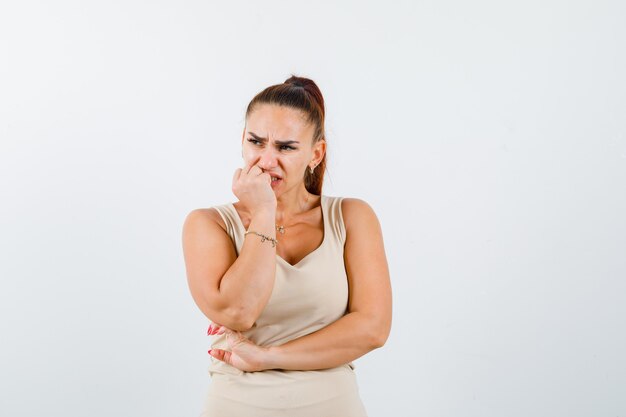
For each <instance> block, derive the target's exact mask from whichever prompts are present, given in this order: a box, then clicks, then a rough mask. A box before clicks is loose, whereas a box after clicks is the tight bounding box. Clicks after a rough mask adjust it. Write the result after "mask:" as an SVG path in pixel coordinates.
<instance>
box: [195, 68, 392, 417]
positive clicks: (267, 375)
mask: <svg viewBox="0 0 626 417" xmlns="http://www.w3.org/2000/svg"><path fill="white" fill-rule="evenodd" d="M324 117H325V109H324V99H323V97H322V94H321V92H320V90H319V88H318V87H317V85H316V84H315V83H314V82H313V81H312V80H310V79H307V78H302V77H297V76H291V77H290V78H289V79H287V80H286V81H285V82H284V83H283V84H278V85H274V86H270V87H268V88H266V89H265V90H263V91H261V92H260V93H259V94H257V95H256V96H255V97H254V98H253V99H252V101H251V102H250V104H249V105H248V108H247V111H246V118H245V121H246V122H245V127H244V129H243V137H242V155H243V159H244V167H243V168H238V169H237V170H236V171H235V173H234V176H233V183H232V190H233V193H234V194H235V196H236V197H237V198H238V201H237V202H235V203H227V204H222V205H216V206H213V207H211V208H206V209H196V210H193V211H191V212H190V213H189V214H188V216H187V218H186V219H185V223H184V225H183V251H184V257H185V266H186V271H187V278H188V283H189V288H190V291H191V294H192V297H193V299H194V301H195V303H196V304H197V305H198V307H199V308H200V310H201V311H202V312H203V313H204V314H205V315H206V316H207V317H208V318H209V320H210V321H211V323H210V326H209V330H208V334H209V335H211V336H214V340H213V343H212V345H211V349H210V350H209V354H210V355H211V361H212V363H211V365H210V366H209V374H210V376H211V384H210V386H209V391H208V393H207V396H206V399H205V407H204V410H203V412H202V414H201V416H202V417H214V416H219V417H230V416H237V417H243V416H255V417H256V416H278V415H281V416H283V415H284V416H290V417H299V416H315V417H329V416H341V417H351V416H355V417H357V416H358V417H362V416H366V412H365V409H364V407H363V403H362V401H361V398H360V396H359V391H358V386H357V380H356V375H355V371H354V369H355V367H354V365H353V363H352V361H353V360H355V359H357V358H359V357H361V356H363V355H365V354H366V353H368V352H370V351H372V350H374V349H376V348H379V347H381V346H383V344H384V343H385V341H386V340H387V337H388V335H389V332H390V329H391V311H392V305H391V304H392V300H391V284H390V279H389V270H388V266H387V260H386V256H385V250H384V246H383V237H382V231H381V227H380V224H379V221H378V219H377V217H376V214H375V213H374V211H373V210H372V208H371V207H370V206H369V205H368V204H367V203H366V202H365V201H363V200H361V199H358V198H347V197H345V198H344V197H333V196H327V195H324V194H322V182H323V178H324V170H325V167H326V138H325V133H324Z"/></svg>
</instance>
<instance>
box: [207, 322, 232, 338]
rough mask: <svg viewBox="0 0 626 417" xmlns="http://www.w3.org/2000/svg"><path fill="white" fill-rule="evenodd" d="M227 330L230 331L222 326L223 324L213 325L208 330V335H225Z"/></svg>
mask: <svg viewBox="0 0 626 417" xmlns="http://www.w3.org/2000/svg"><path fill="white" fill-rule="evenodd" d="M227 330H230V329H229V328H228V327H226V326H222V325H221V324H217V323H211V324H210V325H209V329H208V330H207V335H209V336H213V335H217V334H224V333H225V332H226V331H227Z"/></svg>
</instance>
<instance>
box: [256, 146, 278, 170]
mask: <svg viewBox="0 0 626 417" xmlns="http://www.w3.org/2000/svg"><path fill="white" fill-rule="evenodd" d="M258 164H259V166H260V167H261V168H263V169H272V168H274V167H275V166H276V153H275V152H274V150H273V149H271V148H270V147H269V146H268V147H266V148H265V149H263V151H261V154H260V155H259V162H258Z"/></svg>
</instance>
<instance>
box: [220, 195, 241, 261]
mask: <svg viewBox="0 0 626 417" xmlns="http://www.w3.org/2000/svg"><path fill="white" fill-rule="evenodd" d="M213 208H214V209H215V210H217V212H218V213H219V214H220V216H222V220H224V224H225V225H226V232H227V233H228V235H229V236H230V239H231V240H232V241H233V243H234V244H235V248H236V250H237V254H239V251H240V249H241V246H242V245H243V241H241V239H242V237H243V234H244V233H245V230H244V229H243V225H242V224H241V219H240V218H239V214H238V213H237V210H235V208H234V207H233V205H232V203H226V204H220V205H217V206H213Z"/></svg>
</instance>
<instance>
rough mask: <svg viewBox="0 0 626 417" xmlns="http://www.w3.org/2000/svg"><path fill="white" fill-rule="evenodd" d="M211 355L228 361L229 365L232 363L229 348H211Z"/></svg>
mask: <svg viewBox="0 0 626 417" xmlns="http://www.w3.org/2000/svg"><path fill="white" fill-rule="evenodd" d="M209 355H211V356H213V357H214V358H215V359H219V360H221V361H224V362H226V363H227V364H229V365H232V363H231V360H230V359H231V355H232V353H231V352H229V351H227V350H224V349H209Z"/></svg>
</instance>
